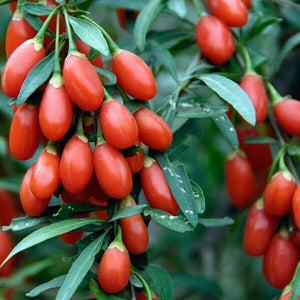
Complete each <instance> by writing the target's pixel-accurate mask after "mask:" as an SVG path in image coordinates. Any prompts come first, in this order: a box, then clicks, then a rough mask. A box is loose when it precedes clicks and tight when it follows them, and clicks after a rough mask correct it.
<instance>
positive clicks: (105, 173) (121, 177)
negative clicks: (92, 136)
mask: <svg viewBox="0 0 300 300" xmlns="http://www.w3.org/2000/svg"><path fill="white" fill-rule="evenodd" d="M94 166H95V173H96V176H97V180H98V183H99V185H100V187H101V189H102V190H103V191H104V192H105V194H107V195H108V196H110V197H113V198H117V199H123V198H125V197H126V196H127V195H128V194H129V193H130V191H131V189H132V175H131V172H130V168H129V166H128V163H127V162H126V159H125V158H124V156H123V155H122V153H121V152H120V151H119V150H118V149H116V148H114V147H113V146H111V145H110V144H109V143H107V142H104V143H102V144H98V145H97V146H96V148H95V151H94Z"/></svg>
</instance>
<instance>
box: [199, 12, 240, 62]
mask: <svg viewBox="0 0 300 300" xmlns="http://www.w3.org/2000/svg"><path fill="white" fill-rule="evenodd" d="M195 36H196V42H197V45H198V46H199V48H200V50H201V52H202V54H203V56H204V57H205V58H206V59H207V60H209V61H210V62H212V63H214V64H216V65H222V64H224V63H225V62H227V61H228V60H229V58H230V57H231V56H232V55H233V53H234V51H235V44H234V40H233V35H232V33H231V31H230V29H229V28H228V26H227V25H226V24H225V23H224V22H223V21H221V20H220V19H218V18H216V17H215V16H210V15H206V16H203V17H201V18H200V20H199V21H198V23H197V25H196V31H195Z"/></svg>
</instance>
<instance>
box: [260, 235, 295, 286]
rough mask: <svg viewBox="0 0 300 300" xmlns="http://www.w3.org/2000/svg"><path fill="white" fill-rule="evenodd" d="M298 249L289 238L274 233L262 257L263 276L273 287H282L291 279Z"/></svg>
mask: <svg viewBox="0 0 300 300" xmlns="http://www.w3.org/2000/svg"><path fill="white" fill-rule="evenodd" d="M299 259H300V255H299V249H298V248H297V246H295V244H294V243H293V242H292V241H291V239H290V238H288V237H285V236H281V235H280V234H279V233H277V234H275V235H274V237H273V238H272V241H271V243H270V245H269V248H268V250H267V252H266V254H265V256H264V259H263V271H264V276H265V277H266V279H267V280H268V282H269V283H270V285H272V286H273V287H274V288H277V289H282V288H284V287H285V286H286V285H287V284H288V283H289V282H290V281H291V279H292V277H293V275H294V272H295V269H296V266H297V264H298V261H299Z"/></svg>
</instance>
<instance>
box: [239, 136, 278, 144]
mask: <svg viewBox="0 0 300 300" xmlns="http://www.w3.org/2000/svg"><path fill="white" fill-rule="evenodd" d="M244 143H245V144H274V145H276V144H278V141H277V140H275V139H274V138H271V137H269V136H250V137H247V138H246V139H245V140H244Z"/></svg>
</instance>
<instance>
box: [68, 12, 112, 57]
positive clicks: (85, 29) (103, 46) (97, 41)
mask: <svg viewBox="0 0 300 300" xmlns="http://www.w3.org/2000/svg"><path fill="white" fill-rule="evenodd" d="M69 20H70V24H71V26H72V28H73V30H74V32H75V33H76V34H77V36H78V37H79V38H80V39H81V40H82V41H83V42H85V43H86V44H88V45H90V46H91V47H93V48H94V49H96V50H98V51H99V52H100V53H102V54H103V55H105V56H108V55H109V49H108V45H107V42H106V40H105V38H104V37H103V35H102V32H101V31H100V29H99V28H98V27H96V26H95V25H93V24H91V23H90V22H88V21H86V20H82V19H79V18H75V17H71V16H69Z"/></svg>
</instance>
